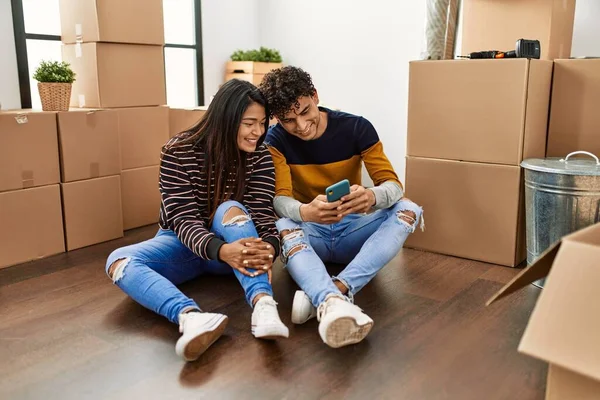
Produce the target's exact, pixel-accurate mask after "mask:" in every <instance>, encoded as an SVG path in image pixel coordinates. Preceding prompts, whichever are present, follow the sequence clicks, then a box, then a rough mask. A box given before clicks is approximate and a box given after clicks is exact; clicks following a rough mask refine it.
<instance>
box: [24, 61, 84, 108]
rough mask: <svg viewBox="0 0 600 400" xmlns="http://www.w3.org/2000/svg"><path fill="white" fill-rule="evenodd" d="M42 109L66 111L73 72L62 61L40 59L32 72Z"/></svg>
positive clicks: (73, 77) (73, 78)
mask: <svg viewBox="0 0 600 400" xmlns="http://www.w3.org/2000/svg"><path fill="white" fill-rule="evenodd" d="M33 79H35V80H36V81H38V91H39V93H40V99H41V100H42V109H43V110H44V111H68V110H69V103H70V100H71V86H72V85H73V82H75V72H73V70H72V69H71V66H70V65H69V64H68V63H66V62H64V61H62V62H61V61H42V62H41V63H40V65H39V66H38V68H37V69H36V70H35V73H34V74H33Z"/></svg>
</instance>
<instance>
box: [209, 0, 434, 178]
mask: <svg viewBox="0 0 600 400" xmlns="http://www.w3.org/2000/svg"><path fill="white" fill-rule="evenodd" d="M205 3H206V2H203V4H205ZM259 6H260V18H261V19H260V23H259V37H260V44H261V45H264V46H267V47H274V48H277V49H278V50H280V52H281V54H282V57H283V60H284V63H285V64H288V65H295V66H298V67H301V68H303V69H305V70H306V71H307V72H308V73H310V74H311V76H312V78H313V81H314V83H315V87H316V88H317V90H318V92H319V97H320V98H321V101H322V102H323V103H325V104H327V105H331V106H334V107H336V108H340V109H341V110H343V111H347V112H350V113H354V114H358V115H362V116H364V117H365V118H367V119H368V120H370V121H371V122H372V123H373V125H374V126H375V129H377V131H378V133H379V136H380V139H381V140H382V142H383V144H384V149H385V152H386V154H387V156H388V157H389V159H390V161H391V162H392V165H393V166H394V168H395V169H396V172H397V173H398V174H399V176H400V178H401V179H404V171H405V155H406V121H407V116H406V112H407V99H408V62H409V61H410V60H414V59H418V57H419V54H420V52H421V51H422V47H421V45H422V43H423V32H424V28H425V11H426V9H425V2H424V1H392V0H371V1H365V0H327V1H323V0H304V1H301V2H300V1H287V0H285V1H282V0H261V1H260V2H259Z"/></svg>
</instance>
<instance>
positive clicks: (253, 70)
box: [225, 61, 283, 86]
mask: <svg viewBox="0 0 600 400" xmlns="http://www.w3.org/2000/svg"><path fill="white" fill-rule="evenodd" d="M281 67H283V64H282V63H266V62H256V61H228V62H227V64H226V65H225V82H227V81H229V80H231V79H241V80H243V81H248V82H251V83H252V84H254V85H256V86H258V85H260V83H261V82H262V80H263V78H264V77H265V74H267V73H268V72H269V71H272V70H274V69H277V68H281Z"/></svg>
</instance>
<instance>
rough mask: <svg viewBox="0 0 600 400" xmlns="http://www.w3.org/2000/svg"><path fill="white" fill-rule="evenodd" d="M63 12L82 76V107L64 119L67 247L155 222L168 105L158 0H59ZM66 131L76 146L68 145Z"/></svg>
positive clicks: (78, 100) (78, 86)
mask: <svg viewBox="0 0 600 400" xmlns="http://www.w3.org/2000/svg"><path fill="white" fill-rule="evenodd" d="M60 13H61V28H62V41H63V43H64V46H63V60H64V61H67V62H69V63H70V64H71V67H72V68H73V70H74V72H75V73H76V74H77V80H76V81H75V83H74V84H73V90H72V97H71V107H79V108H84V109H86V110H85V111H71V112H67V113H59V115H58V122H59V134H60V138H61V161H62V165H63V196H64V207H65V227H66V237H67V249H68V250H71V249H73V248H77V247H83V246H87V245H90V244H94V243H98V242H101V241H105V240H109V239H114V238H117V237H120V236H122V235H123V229H131V228H135V227H139V226H143V225H148V224H151V223H154V222H156V221H157V220H158V210H159V204H160V197H159V192H158V165H159V163H160V149H161V146H162V145H163V144H164V143H165V142H166V141H167V140H168V137H169V133H168V132H169V110H168V108H166V107H165V106H164V104H165V103H166V92H165V68H164V57H163V45H164V27H163V12H162V1H161V0H151V1H147V0H131V1H127V2H120V1H103V2H96V1H95V0H84V1H81V0H61V2H60ZM67 121H68V122H67ZM84 132H85V135H84V134H82V133H84ZM65 135H69V136H70V137H71V138H72V139H73V141H76V142H77V144H76V145H72V146H70V147H66V145H65V143H66V142H65ZM92 155H93V157H92ZM86 156H87V157H86ZM68 158H73V159H75V158H78V159H79V160H80V161H81V164H73V165H71V166H70V167H69V166H68V164H67V159H68ZM86 163H89V166H88V165H85V164H86ZM69 171H71V172H72V174H70V173H69ZM71 175H72V176H71ZM75 180H76V181H77V182H74V181H75ZM74 188H78V190H75V189H74ZM73 210H77V212H79V213H81V216H79V215H77V218H75V219H74V215H75V214H74V211H73ZM83 215H85V218H83Z"/></svg>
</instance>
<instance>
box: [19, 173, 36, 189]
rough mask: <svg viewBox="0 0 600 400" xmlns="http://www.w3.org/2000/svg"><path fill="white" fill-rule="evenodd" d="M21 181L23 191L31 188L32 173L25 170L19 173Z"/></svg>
mask: <svg viewBox="0 0 600 400" xmlns="http://www.w3.org/2000/svg"><path fill="white" fill-rule="evenodd" d="M21 180H22V181H23V189H27V188H30V187H33V171H31V170H26V171H23V172H21Z"/></svg>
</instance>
